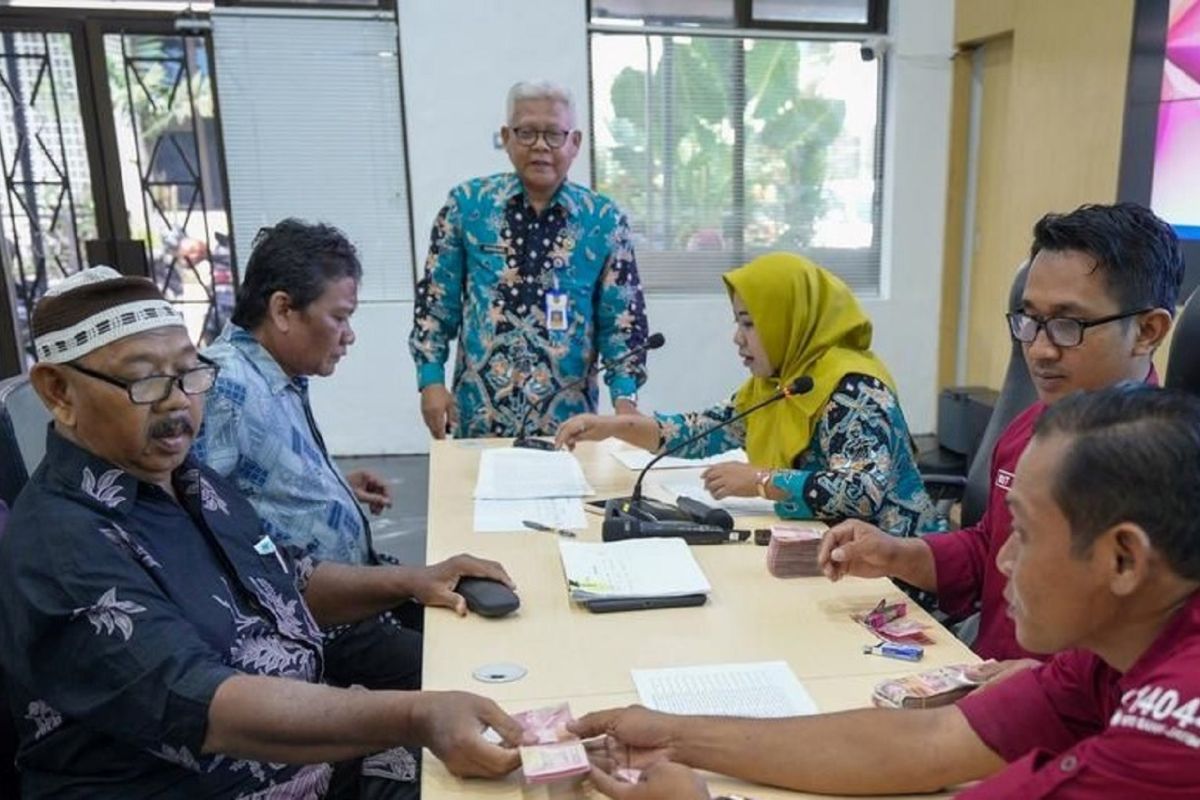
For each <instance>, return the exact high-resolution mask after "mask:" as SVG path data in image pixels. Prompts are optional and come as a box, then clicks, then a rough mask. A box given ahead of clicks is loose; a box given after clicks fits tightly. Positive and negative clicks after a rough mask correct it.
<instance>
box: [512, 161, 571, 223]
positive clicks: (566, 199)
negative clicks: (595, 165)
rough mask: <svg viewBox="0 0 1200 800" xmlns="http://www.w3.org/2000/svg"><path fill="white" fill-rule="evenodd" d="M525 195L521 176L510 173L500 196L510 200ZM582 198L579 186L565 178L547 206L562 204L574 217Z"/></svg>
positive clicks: (568, 213)
mask: <svg viewBox="0 0 1200 800" xmlns="http://www.w3.org/2000/svg"><path fill="white" fill-rule="evenodd" d="M524 195H525V184H524V183H522V182H521V177H520V176H519V175H517V173H515V172H512V173H509V175H508V183H507V185H506V186H505V187H504V188H503V190H502V191H501V193H500V196H501V197H503V198H504V200H505V201H506V202H508V201H511V200H512V199H513V198H516V197H521V198H522V199H524ZM580 199H581V194H580V191H579V187H578V186H576V185H575V184H573V183H571V182H570V181H569V180H567V179H565V178H564V179H563V182H562V183H561V184H559V187H558V190H557V191H555V192H554V196H553V197H551V198H550V202H549V203H548V204H547V206H546V207H547V208H549V207H550V206H555V205H558V206H562V209H563V210H564V211H566V212H567V216H568V217H574V216H577V215H578V214H579V203H580Z"/></svg>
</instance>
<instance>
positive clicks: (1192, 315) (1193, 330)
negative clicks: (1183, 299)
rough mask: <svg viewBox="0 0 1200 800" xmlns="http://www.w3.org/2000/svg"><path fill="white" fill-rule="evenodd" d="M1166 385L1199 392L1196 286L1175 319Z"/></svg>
mask: <svg viewBox="0 0 1200 800" xmlns="http://www.w3.org/2000/svg"><path fill="white" fill-rule="evenodd" d="M1166 385H1167V386H1169V387H1171V388H1172V389H1186V390H1187V391H1189V392H1195V393H1196V394H1200V289H1197V290H1196V291H1194V292H1192V296H1191V297H1189V298H1188V301H1187V303H1185V304H1184V306H1183V311H1180V312H1179V317H1178V318H1177V319H1176V320H1175V333H1174V335H1172V337H1171V352H1170V353H1168V354H1167V379H1166Z"/></svg>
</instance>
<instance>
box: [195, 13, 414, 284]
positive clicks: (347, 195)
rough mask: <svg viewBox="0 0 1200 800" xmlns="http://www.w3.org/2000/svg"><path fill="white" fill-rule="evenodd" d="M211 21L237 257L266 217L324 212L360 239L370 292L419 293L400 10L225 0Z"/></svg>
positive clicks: (245, 252) (319, 216) (313, 216)
mask: <svg viewBox="0 0 1200 800" xmlns="http://www.w3.org/2000/svg"><path fill="white" fill-rule="evenodd" d="M212 20H213V54H214V57H215V60H216V77H217V91H218V97H219V102H220V105H221V126H222V130H223V132H224V139H225V162H226V170H227V173H228V175H229V196H230V211H231V214H232V217H233V229H234V242H235V245H236V248H237V256H238V261H239V266H242V265H244V264H245V263H246V259H247V258H248V257H249V255H250V250H251V244H252V242H253V241H254V235H255V233H256V232H257V231H258V229H259V228H261V227H262V226H264V225H272V224H274V223H275V222H278V221H279V220H281V219H283V218H284V217H289V216H291V217H300V218H302V219H306V220H308V221H310V222H317V221H320V222H326V223H330V224H332V225H336V226H337V227H338V228H341V229H342V230H343V231H344V232H345V233H346V235H347V236H348V237H349V238H350V240H351V241H352V242H354V244H355V245H356V246H357V247H358V250H359V256H360V258H361V259H362V263H363V270H364V275H363V282H362V287H361V289H360V292H359V297H360V300H361V301H362V302H373V301H374V302H384V301H397V300H411V299H412V297H413V268H412V244H411V231H410V230H409V209H408V196H407V191H408V189H407V186H408V182H407V177H406V170H405V164H404V155H405V147H404V127H403V122H402V116H401V115H402V111H401V107H400V67H399V59H398V53H397V48H398V37H397V29H396V21H395V18H394V17H393V16H392V15H390V14H389V15H382V14H363V13H361V12H360V13H355V12H340V11H324V12H313V13H312V15H311V16H303V15H296V14H288V15H279V14H267V13H263V14H259V13H256V12H254V11H247V10H240V9H230V8H218V9H216V10H215V11H214V12H213V15H212Z"/></svg>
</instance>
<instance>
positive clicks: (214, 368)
mask: <svg viewBox="0 0 1200 800" xmlns="http://www.w3.org/2000/svg"><path fill="white" fill-rule="evenodd" d="M198 358H199V359H200V362H201V364H202V366H199V367H195V368H194V369H189V370H187V371H185V372H181V373H179V374H178V375H147V376H146V377H145V378H138V379H137V380H136V381H127V380H123V379H121V378H114V377H113V376H111V375H105V374H104V373H103V372H96V370H94V369H88V368H87V367H81V366H79V365H78V364H70V363H68V364H67V365H66V366H68V367H70V368H71V369H73V370H75V371H76V372H82V373H83V374H84V375H87V376H88V377H89V378H95V379H96V380H98V381H104V382H105V383H109V384H112V385H113V386H117V387H119V388H121V389H124V390H125V392H126V393H127V394H128V395H129V400H130V402H132V403H134V404H136V405H139V406H148V405H154V404H155V403H161V402H162V401H163V400H166V399H167V398H168V397H170V396H171V392H173V391H174V390H175V387H176V386H178V387H179V389H180V390H181V391H182V392H183V393H184V394H204V393H205V392H207V391H209V390H210V389H212V387H213V384H215V383H216V382H217V373H219V372H220V371H221V368H220V367H219V366H218V365H217V364H216V363H215V362H213V361H211V360H210V359H207V358H205V357H204V356H198Z"/></svg>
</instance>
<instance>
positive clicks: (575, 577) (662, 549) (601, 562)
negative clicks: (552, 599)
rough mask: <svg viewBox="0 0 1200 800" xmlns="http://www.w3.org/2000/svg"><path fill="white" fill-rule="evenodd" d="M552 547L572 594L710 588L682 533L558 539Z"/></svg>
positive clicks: (679, 592)
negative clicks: (595, 539) (594, 540)
mask: <svg viewBox="0 0 1200 800" xmlns="http://www.w3.org/2000/svg"><path fill="white" fill-rule="evenodd" d="M558 547H559V551H560V553H561V555H562V564H563V572H564V573H565V574H566V576H567V586H568V587H569V589H570V593H571V599H573V600H578V601H581V602H586V601H588V600H597V599H617V598H621V599H629V598H662V597H683V596H685V595H696V594H708V593H709V592H711V591H712V587H711V586H710V585H709V583H708V578H706V577H704V573H703V572H702V571H701V569H700V565H699V564H697V563H696V559H695V557H694V556H693V555H692V551H691V550H690V549H689V548H688V545H687V542H685V541H684V540H683V539H679V538H652V539H627V540H625V541H620V542H602V543H598V544H594V543H591V542H562V541H560V542H559V543H558Z"/></svg>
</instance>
